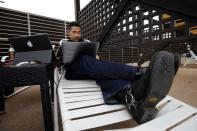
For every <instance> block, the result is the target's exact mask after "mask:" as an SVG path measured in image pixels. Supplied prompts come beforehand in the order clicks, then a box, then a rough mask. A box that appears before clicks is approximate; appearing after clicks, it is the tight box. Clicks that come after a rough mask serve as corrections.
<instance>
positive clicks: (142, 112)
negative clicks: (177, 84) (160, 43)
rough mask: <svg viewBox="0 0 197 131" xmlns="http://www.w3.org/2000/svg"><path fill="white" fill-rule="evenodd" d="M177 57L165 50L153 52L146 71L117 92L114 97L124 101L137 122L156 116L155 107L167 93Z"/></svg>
mask: <svg viewBox="0 0 197 131" xmlns="http://www.w3.org/2000/svg"><path fill="white" fill-rule="evenodd" d="M177 57H180V56H179V55H175V54H172V53H169V52H165V51H161V52H158V53H155V54H154V55H153V57H152V59H151V61H150V65H149V68H148V69H147V71H146V73H145V74H144V75H142V77H141V78H140V79H139V80H137V81H136V82H134V83H133V84H132V85H131V86H130V87H129V86H128V88H127V89H123V90H121V91H120V92H119V93H117V95H116V98H117V99H118V100H119V101H124V103H125V104H126V105H127V107H128V110H129V112H130V113H131V115H132V116H133V118H134V119H135V120H136V121H137V122H138V123H144V122H146V121H149V120H151V119H153V118H154V117H155V116H156V114H157V109H156V108H155V107H156V105H157V103H158V102H159V101H161V100H162V99H163V98H164V97H165V96H166V95H167V94H168V92H169V90H170V88H171V85H172V81H173V78H174V75H175V74H176V71H177V70H178V67H179V65H180V59H179V58H177Z"/></svg>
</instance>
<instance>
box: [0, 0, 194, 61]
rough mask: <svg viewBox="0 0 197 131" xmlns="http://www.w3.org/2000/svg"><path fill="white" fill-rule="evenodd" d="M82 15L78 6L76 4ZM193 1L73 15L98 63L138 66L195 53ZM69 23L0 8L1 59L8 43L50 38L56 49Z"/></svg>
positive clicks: (94, 7) (114, 1)
mask: <svg viewBox="0 0 197 131" xmlns="http://www.w3.org/2000/svg"><path fill="white" fill-rule="evenodd" d="M74 2H75V9H76V10H79V9H80V0H75V1H74ZM196 14H197V1H195V0H184V1H179V0H172V1H171V0H169V1H166V0H160V1H157V0H92V1H91V2H90V3H89V4H88V5H87V6H86V7H85V8H84V9H82V10H81V11H79V12H76V14H75V15H76V18H77V19H78V20H79V21H80V23H81V25H82V31H83V32H82V34H83V35H84V36H83V37H84V38H87V39H89V40H91V41H100V42H101V44H102V46H101V50H100V52H99V53H100V56H101V58H102V59H107V60H112V61H116V62H121V63H137V62H138V63H142V62H143V61H145V60H149V58H150V56H151V55H152V53H153V52H155V51H157V50H160V49H162V50H163V49H164V50H169V51H172V52H175V51H178V52H180V53H184V52H186V47H185V43H189V44H190V45H191V49H192V50H193V51H194V52H195V53H197V16H196ZM68 23H69V22H67V21H62V20H58V19H52V18H48V17H43V16H39V15H35V14H30V13H25V12H19V11H15V10H10V9H5V8H0V58H1V57H2V56H4V55H7V52H8V49H9V47H10V45H9V44H8V42H7V39H8V38H11V37H16V36H23V35H33V34H37V33H48V34H49V38H50V39H51V43H52V44H55V45H56V49H57V48H58V46H59V40H61V39H63V38H65V34H66V31H67V24H68Z"/></svg>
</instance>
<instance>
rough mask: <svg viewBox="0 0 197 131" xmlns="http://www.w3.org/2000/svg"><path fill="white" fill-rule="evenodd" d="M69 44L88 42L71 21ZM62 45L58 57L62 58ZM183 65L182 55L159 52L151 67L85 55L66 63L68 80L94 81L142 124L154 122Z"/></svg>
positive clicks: (107, 100) (108, 100)
mask: <svg viewBox="0 0 197 131" xmlns="http://www.w3.org/2000/svg"><path fill="white" fill-rule="evenodd" d="M68 35H69V39H68V41H78V42H80V41H84V40H83V39H82V38H81V27H80V25H79V24H78V23H76V22H71V23H70V25H69V27H68ZM61 55H62V54H61V46H60V48H59V50H58V52H57V56H61ZM179 65H180V56H179V55H178V54H172V53H169V52H165V51H160V52H157V53H155V54H154V55H153V56H152V58H151V60H150V64H149V67H148V68H139V67H134V66H128V65H124V64H120V63H115V62H112V61H104V60H97V59H96V58H93V57H90V56H87V55H83V56H80V57H79V58H78V59H77V60H76V61H74V62H72V63H70V64H66V65H65V68H66V74H65V77H66V79H69V80H78V79H93V80H96V82H97V84H98V85H99V86H100V87H101V89H102V93H103V98H104V101H105V103H107V104H116V103H124V104H125V105H126V106H127V108H128V110H129V112H130V113H131V115H132V116H133V118H134V119H135V120H136V121H137V122H138V123H143V122H146V121H149V120H151V119H153V118H154V117H155V115H156V113H157V110H156V108H155V106H156V105H157V103H158V102H159V101H161V100H162V99H163V98H164V97H165V96H166V95H167V94H168V92H169V90H170V87H171V84H172V81H173V78H174V76H175V74H176V71H177V70H178V68H179Z"/></svg>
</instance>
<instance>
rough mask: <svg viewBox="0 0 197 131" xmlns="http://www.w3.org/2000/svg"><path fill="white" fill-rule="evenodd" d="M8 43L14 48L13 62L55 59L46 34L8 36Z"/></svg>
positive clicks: (48, 61)
mask: <svg viewBox="0 0 197 131" xmlns="http://www.w3.org/2000/svg"><path fill="white" fill-rule="evenodd" d="M9 43H10V44H11V45H12V47H13V48H14V50H15V58H14V64H18V63H20V62H31V61H38V62H41V63H51V62H52V56H53V59H55V54H54V53H53V50H52V46H51V43H50V40H49V38H48V35H47V34H39V35H32V36H24V37H16V38H10V39H9Z"/></svg>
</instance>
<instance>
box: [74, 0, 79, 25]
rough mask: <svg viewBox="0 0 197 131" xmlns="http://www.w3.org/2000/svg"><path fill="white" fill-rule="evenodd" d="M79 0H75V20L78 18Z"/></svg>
mask: <svg viewBox="0 0 197 131" xmlns="http://www.w3.org/2000/svg"><path fill="white" fill-rule="evenodd" d="M79 11H80V0H75V20H76V21H78V20H79Z"/></svg>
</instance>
